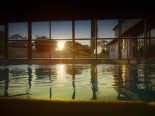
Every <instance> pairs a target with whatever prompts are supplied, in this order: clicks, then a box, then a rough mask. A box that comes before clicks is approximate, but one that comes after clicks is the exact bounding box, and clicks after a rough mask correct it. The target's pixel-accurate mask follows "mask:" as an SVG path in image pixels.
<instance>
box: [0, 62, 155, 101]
mask: <svg viewBox="0 0 155 116" xmlns="http://www.w3.org/2000/svg"><path fill="white" fill-rule="evenodd" d="M0 96H1V97H8V98H9V97H13V98H27V99H31V98H33V99H63V100H71V99H76V100H142V101H145V102H149V101H155V65H154V64H137V65H127V64H121V65H116V64H53V65H43V64H42V65H38V64H34V65H27V64H24V65H8V66H1V67H0Z"/></svg>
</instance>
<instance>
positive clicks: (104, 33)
mask: <svg viewBox="0 0 155 116" xmlns="http://www.w3.org/2000/svg"><path fill="white" fill-rule="evenodd" d="M117 24H118V20H117V19H114V20H97V30H98V35H97V37H98V38H114V37H115V31H114V30H113V28H114V27H115V26H116V25H117Z"/></svg>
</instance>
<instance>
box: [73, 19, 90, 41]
mask: <svg viewBox="0 0 155 116" xmlns="http://www.w3.org/2000/svg"><path fill="white" fill-rule="evenodd" d="M75 38H79V39H85V38H91V21H90V20H87V21H75Z"/></svg>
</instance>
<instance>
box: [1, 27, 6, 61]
mask: <svg viewBox="0 0 155 116" xmlns="http://www.w3.org/2000/svg"><path fill="white" fill-rule="evenodd" d="M4 40H5V28H4V25H0V58H4V55H5V42H4Z"/></svg>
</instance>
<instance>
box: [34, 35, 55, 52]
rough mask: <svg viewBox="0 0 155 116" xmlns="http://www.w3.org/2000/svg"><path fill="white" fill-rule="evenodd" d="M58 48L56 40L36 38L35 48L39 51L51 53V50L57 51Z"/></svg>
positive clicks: (44, 37) (43, 37) (42, 37)
mask: <svg viewBox="0 0 155 116" xmlns="http://www.w3.org/2000/svg"><path fill="white" fill-rule="evenodd" d="M56 46H57V41H56V40H49V39H48V38H47V37H46V36H40V37H37V38H36V41H35V48H36V49H37V51H43V52H45V51H46V52H50V51H51V49H55V48H56Z"/></svg>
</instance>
